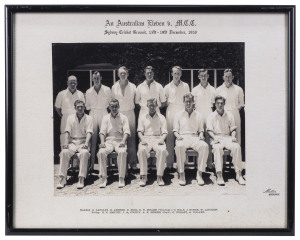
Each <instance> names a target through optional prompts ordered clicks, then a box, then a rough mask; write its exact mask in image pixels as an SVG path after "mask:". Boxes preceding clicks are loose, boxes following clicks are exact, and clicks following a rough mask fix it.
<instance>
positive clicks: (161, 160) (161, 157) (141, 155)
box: [137, 136, 168, 176]
mask: <svg viewBox="0 0 300 240" xmlns="http://www.w3.org/2000/svg"><path fill="white" fill-rule="evenodd" d="M144 138H145V141H146V142H147V145H142V144H141V143H140V144H139V149H138V152H137V156H138V159H139V164H140V175H147V172H148V158H149V157H150V152H151V150H152V149H153V150H154V151H155V156H156V170H157V176H163V175H164V170H165V168H166V158H167V156H168V151H167V149H166V144H165V143H164V144H163V145H159V144H158V143H159V140H160V139H161V136H144Z"/></svg>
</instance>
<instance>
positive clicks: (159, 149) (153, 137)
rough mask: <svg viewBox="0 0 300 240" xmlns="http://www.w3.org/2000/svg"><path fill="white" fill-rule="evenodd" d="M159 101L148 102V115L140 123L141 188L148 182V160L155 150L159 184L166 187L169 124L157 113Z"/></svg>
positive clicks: (140, 119)
mask: <svg viewBox="0 0 300 240" xmlns="http://www.w3.org/2000/svg"><path fill="white" fill-rule="evenodd" d="M157 106H158V104H157V100H156V99H155V98H151V99H148V100H147V107H148V109H149V110H148V111H149V112H148V113H147V114H144V115H140V118H139V122H138V129H137V132H138V136H139V138H140V144H139V149H138V153H137V156H138V160H139V163H140V175H141V179H140V183H139V184H140V186H145V185H146V182H147V172H148V161H147V160H148V158H149V157H150V152H151V150H152V149H153V150H154V151H155V153H156V154H155V155H156V169H157V183H158V185H159V186H163V185H165V183H164V181H163V179H162V176H163V174H164V170H165V167H166V157H167V156H168V151H167V149H166V144H165V139H166V137H167V134H168V132H167V123H166V119H165V117H164V116H163V115H162V114H160V113H158V112H156V108H157Z"/></svg>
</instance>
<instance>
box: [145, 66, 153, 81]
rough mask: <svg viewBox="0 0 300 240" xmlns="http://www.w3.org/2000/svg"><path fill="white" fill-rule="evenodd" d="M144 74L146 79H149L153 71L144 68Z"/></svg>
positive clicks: (151, 77)
mask: <svg viewBox="0 0 300 240" xmlns="http://www.w3.org/2000/svg"><path fill="white" fill-rule="evenodd" d="M145 76H146V79H147V80H149V81H151V80H152V79H153V76H154V72H153V71H152V69H146V72H145Z"/></svg>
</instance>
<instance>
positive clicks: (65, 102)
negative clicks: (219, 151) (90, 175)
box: [55, 66, 244, 185]
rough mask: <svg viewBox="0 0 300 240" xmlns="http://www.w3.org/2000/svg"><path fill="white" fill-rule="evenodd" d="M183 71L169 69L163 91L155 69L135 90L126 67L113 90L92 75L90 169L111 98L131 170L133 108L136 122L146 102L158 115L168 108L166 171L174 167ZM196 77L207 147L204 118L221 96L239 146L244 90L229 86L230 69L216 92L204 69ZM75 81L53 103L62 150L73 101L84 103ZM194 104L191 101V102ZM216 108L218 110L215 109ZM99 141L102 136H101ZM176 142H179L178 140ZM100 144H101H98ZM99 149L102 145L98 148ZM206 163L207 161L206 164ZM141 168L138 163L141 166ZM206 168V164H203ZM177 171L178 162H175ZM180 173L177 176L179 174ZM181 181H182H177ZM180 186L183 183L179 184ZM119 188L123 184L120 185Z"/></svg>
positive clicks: (133, 162) (133, 160)
mask: <svg viewBox="0 0 300 240" xmlns="http://www.w3.org/2000/svg"><path fill="white" fill-rule="evenodd" d="M181 75H182V70H181V68H180V67H178V66H175V67H173V68H172V76H173V79H172V81H171V82H170V83H169V84H168V85H166V86H165V88H163V87H162V85H161V84H159V83H158V82H156V81H155V80H154V69H153V68H152V67H151V66H148V67H146V68H145V77H146V80H145V81H144V82H143V83H141V84H140V85H139V86H138V87H137V88H136V86H135V85H134V84H133V83H131V82H129V81H128V76H129V74H128V70H127V69H126V68H125V67H121V68H119V69H118V76H119V81H117V82H116V83H115V84H114V85H113V87H112V89H111V90H110V89H109V88H108V87H106V86H104V85H103V84H101V80H102V77H101V75H100V73H99V72H94V73H93V83H94V86H93V87H91V88H90V89H88V90H87V92H86V99H85V102H86V105H85V106H86V109H87V110H88V111H89V115H90V116H91V117H92V122H93V124H92V125H93V134H92V144H91V167H92V168H93V166H94V162H95V156H96V141H97V135H98V133H99V130H100V127H101V122H102V119H103V116H104V115H107V107H108V106H109V102H110V99H111V98H115V99H117V100H118V102H119V109H118V110H119V112H120V113H122V114H124V115H125V116H126V117H127V119H128V122H129V126H130V132H131V134H130V136H129V137H128V139H127V146H128V157H127V159H128V163H129V165H130V166H131V167H132V168H135V167H136V164H137V159H136V156H137V155H136V149H135V148H136V147H135V146H136V140H135V136H136V123H135V113H134V108H135V104H138V105H139V106H140V114H139V116H140V117H139V121H140V119H141V116H143V115H145V114H146V113H148V112H149V110H148V106H147V100H149V99H156V100H155V101H156V103H157V107H156V109H155V110H156V112H157V113H159V108H161V107H164V106H167V111H166V120H167V123H166V125H167V132H169V133H171V134H167V135H166V143H167V152H168V156H167V167H169V168H171V167H173V164H174V143H175V137H176V133H175V134H172V131H173V128H174V126H173V122H174V116H175V114H176V113H178V112H179V111H182V110H184V109H186V107H185V103H184V101H182V99H183V96H185V95H186V94H188V93H189V92H190V89H189V86H188V84H187V83H185V82H183V81H181V79H180V78H181ZM198 77H199V79H200V84H199V85H198V86H196V87H195V88H193V90H192V95H193V98H195V107H196V112H198V113H199V115H200V116H201V119H202V120H203V123H204V130H205V136H206V137H205V139H206V141H207V143H210V142H209V141H210V139H213V137H211V136H209V131H207V124H206V119H207V116H208V115H209V114H210V113H212V106H213V104H214V103H215V96H216V95H220V96H223V98H224V103H225V99H226V104H225V110H226V111H228V112H230V113H231V114H232V115H233V119H234V122H235V124H236V129H235V132H236V138H237V142H238V143H240V139H241V136H240V116H239V110H240V109H241V108H242V107H243V106H244V94H243V90H242V89H241V88H240V87H238V86H237V85H235V84H233V83H232V80H233V74H232V71H231V69H226V70H225V71H224V75H223V79H224V84H223V85H222V86H220V87H219V88H217V90H215V88H213V87H212V86H211V85H210V84H209V83H208V81H207V80H208V78H209V75H208V72H207V70H205V69H200V70H199V74H198ZM76 87H77V79H76V77H75V76H70V77H69V78H68V88H67V89H66V90H63V91H61V92H60V93H59V94H58V96H57V98H56V102H55V108H56V110H57V112H58V114H59V115H60V116H61V117H62V119H61V146H63V145H64V141H65V140H64V133H65V131H66V123H67V117H68V116H69V115H70V114H73V113H74V112H75V109H74V105H73V103H74V102H75V101H76V100H80V99H82V100H84V95H83V93H82V92H80V91H79V90H77V89H76ZM193 100H194V99H193ZM216 107H217V106H216ZM193 108H194V105H193ZM139 136H140V134H139ZM100 137H101V135H100ZM177 140H178V139H177ZM101 143H102V144H103V142H102V141H101ZM100 148H101V145H100ZM177 159H178V156H177ZM205 163H206V161H205ZM140 165H141V163H140ZM205 165H206V164H205ZM207 165H208V167H209V168H211V167H212V163H211V156H208V158H207ZM177 167H179V166H178V160H177ZM179 173H180V172H179ZM180 179H182V177H180ZM181 182H182V183H183V182H185V181H181ZM121 185H122V184H121Z"/></svg>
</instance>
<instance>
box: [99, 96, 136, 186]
mask: <svg viewBox="0 0 300 240" xmlns="http://www.w3.org/2000/svg"><path fill="white" fill-rule="evenodd" d="M119 107H120V105H119V101H118V100H117V99H115V98H112V99H111V100H110V102H109V109H110V111H111V113H110V114H107V115H105V116H104V117H103V119H102V124H101V129H100V149H99V152H98V154H97V156H98V160H99V165H100V167H99V177H100V188H105V187H106V184H107V155H108V154H110V153H111V152H113V151H114V150H115V151H116V152H117V153H118V157H117V164H118V171H119V185H118V187H120V188H121V187H124V186H125V180H124V178H125V174H126V169H127V166H126V158H127V146H126V140H127V138H128V136H130V129H129V123H128V119H127V117H126V116H125V115H123V114H122V113H119Z"/></svg>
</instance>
